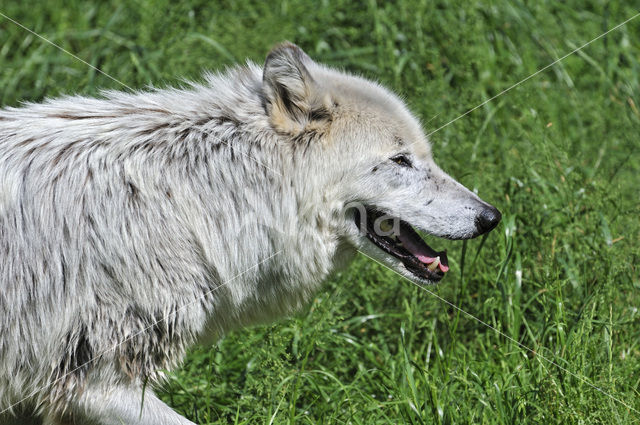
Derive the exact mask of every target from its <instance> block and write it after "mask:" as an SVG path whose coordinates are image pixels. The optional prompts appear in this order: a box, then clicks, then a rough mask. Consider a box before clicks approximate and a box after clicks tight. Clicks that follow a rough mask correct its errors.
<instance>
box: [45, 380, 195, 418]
mask: <svg viewBox="0 0 640 425" xmlns="http://www.w3.org/2000/svg"><path fill="white" fill-rule="evenodd" d="M71 410H72V412H73V413H72V414H73V416H74V417H73V421H72V422H71V423H73V424H85V423H86V424H91V425H94V424H96V425H98V424H99V425H196V424H194V423H193V422H191V421H189V420H187V419H186V418H184V417H182V416H181V415H179V414H178V413H176V412H175V411H174V410H173V409H171V408H170V407H169V406H167V405H166V404H164V403H163V402H162V401H161V400H160V399H158V397H156V395H155V394H154V393H153V392H152V391H151V390H146V391H144V399H143V390H142V388H141V387H125V386H122V387H110V388H101V387H95V386H94V387H91V386H88V387H86V388H85V389H84V390H83V392H82V395H80V397H79V399H78V400H76V401H75V402H74V403H73V406H72V409H71ZM49 421H50V422H47V420H45V423H51V424H56V425H58V424H60V425H63V424H64V425H66V424H67V422H66V421H65V420H64V419H62V420H61V419H57V420H52V418H49Z"/></svg>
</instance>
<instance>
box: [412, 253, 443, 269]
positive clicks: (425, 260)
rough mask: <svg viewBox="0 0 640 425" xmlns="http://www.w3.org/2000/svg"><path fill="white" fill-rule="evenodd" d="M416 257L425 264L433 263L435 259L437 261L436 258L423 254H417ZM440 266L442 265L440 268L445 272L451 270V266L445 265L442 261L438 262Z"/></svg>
mask: <svg viewBox="0 0 640 425" xmlns="http://www.w3.org/2000/svg"><path fill="white" fill-rule="evenodd" d="M416 258H417V259H418V260H420V261H422V262H423V263H425V264H431V263H433V262H434V261H436V259H435V258H433V257H427V256H426V255H421V254H418V255H416ZM438 267H440V270H442V272H443V273H446V272H448V271H449V266H445V265H444V264H442V263H440V264H438Z"/></svg>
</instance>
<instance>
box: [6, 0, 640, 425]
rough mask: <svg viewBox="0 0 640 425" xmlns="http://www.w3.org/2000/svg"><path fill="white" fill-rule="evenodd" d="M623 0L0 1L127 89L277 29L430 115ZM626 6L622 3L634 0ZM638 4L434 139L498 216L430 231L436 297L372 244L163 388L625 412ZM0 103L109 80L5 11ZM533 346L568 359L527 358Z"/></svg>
mask: <svg viewBox="0 0 640 425" xmlns="http://www.w3.org/2000/svg"><path fill="white" fill-rule="evenodd" d="M633 3H634V2H629V1H604V0H602V1H596V0H589V1H578V0H568V1H565V2H557V1H550V0H541V1H521V0H512V1H506V0H485V1H463V0H460V1H448V2H445V1H427V0H425V1H419V0H415V1H410V0H398V1H396V2H393V3H387V2H377V3H376V2H375V1H367V2H360V3H356V2H351V1H347V0H340V1H335V2H329V1H322V2H310V1H309V2H294V1H280V2H277V3H272V4H267V3H263V2H258V1H255V2H231V1H228V2H227V1H224V2H215V3H210V2H208V1H204V0H187V1H182V2H179V3H177V4H175V2H171V1H168V0H166V1H156V2H153V1H145V0H141V1H138V2H135V4H133V3H130V2H124V1H114V2H110V3H108V4H107V3H102V2H94V3H85V2H79V1H64V2H63V1H58V2H53V1H52V2H34V4H27V3H24V2H19V1H15V0H1V1H0V11H1V12H3V13H5V14H7V15H9V16H11V17H12V18H14V19H17V20H18V21H20V22H21V23H23V24H24V25H26V26H27V27H29V28H31V29H33V30H34V31H36V32H38V33H40V34H42V35H43V36H45V37H47V38H49V39H51V40H52V41H54V42H56V43H59V44H60V45H61V46H63V47H64V48H66V49H68V50H69V51H71V52H73V53H74V54H76V55H78V56H79V57H81V58H83V59H84V60H86V61H87V62H89V63H91V64H92V65H94V66H97V67H99V68H101V69H102V70H104V71H105V72H106V73H108V74H110V75H113V76H114V77H115V78H117V79H119V80H121V81H123V82H125V83H126V84H127V85H129V86H132V87H144V86H146V85H148V84H153V85H156V86H164V85H171V84H178V83H180V81H181V80H182V79H183V78H198V76H199V75H200V74H201V72H202V71H203V70H205V69H219V68H222V67H224V66H227V65H231V64H234V63H237V62H242V61H244V60H245V59H246V58H250V59H253V60H255V61H262V59H263V57H264V56H265V54H266V52H267V51H268V50H269V48H270V47H271V46H273V45H274V44H275V43H277V42H279V41H282V40H284V39H288V40H291V41H293V42H296V43H298V44H299V45H300V46H301V47H303V48H304V49H305V50H306V51H307V52H308V53H309V54H310V55H311V56H313V57H314V58H315V59H317V60H318V61H322V62H325V63H328V64H331V65H335V66H338V67H342V68H344V69H346V70H348V71H351V72H356V73H359V74H362V75H365V76H368V77H370V78H374V79H377V80H379V81H381V82H382V83H384V84H385V85H387V86H389V87H391V88H393V89H394V90H396V91H397V92H399V93H401V94H402V95H403V96H404V97H405V98H406V99H407V102H408V103H409V105H410V106H411V108H412V110H413V111H414V112H415V113H416V114H417V115H418V116H419V117H420V118H421V119H422V120H423V123H424V126H425V129H426V131H427V132H430V131H433V130H434V129H436V128H438V127H440V126H442V125H443V124H445V123H447V122H448V121H450V120H452V119H454V118H455V117H457V116H458V115H460V114H462V113H463V112H464V111H466V110H468V109H470V108H472V107H474V106H476V105H478V104H480V103H481V102H483V101H484V100H487V99H489V98H490V97H491V96H493V95H495V94H497V93H499V92H500V91H501V90H503V89H505V88H507V87H509V86H510V85H511V84H513V83H515V82H517V81H519V80H521V79H523V78H525V77H527V76H528V75H530V74H532V73H534V72H535V71H536V70H538V69H540V68H542V67H544V66H545V65H547V64H548V63H550V62H552V61H554V60H555V59H557V58H559V57H561V56H562V55H564V54H565V53H567V52H569V51H571V50H573V49H574V48H576V47H578V46H580V45H582V44H583V43H585V42H587V41H589V40H591V39H592V38H594V37H596V36H598V35H600V34H601V33H603V32H604V31H605V30H606V29H607V28H610V27H613V26H614V25H616V24H618V23H620V22H622V21H624V20H625V19H627V18H628V17H630V16H632V15H634V14H635V13H637V12H638V10H637V9H635V8H634V6H633ZM635 7H636V8H637V7H639V6H638V5H636V6H635ZM639 79H640V18H638V19H637V20H635V21H633V22H631V23H630V24H628V25H626V26H624V27H622V28H620V29H618V30H616V31H614V32H612V33H611V34H609V35H608V36H606V37H604V38H602V39H600V40H598V41H596V42H595V43H593V44H592V45H590V46H589V47H587V48H585V49H584V50H582V51H580V52H579V53H576V54H574V55H572V56H570V57H568V58H567V59H565V60H564V61H562V62H561V63H559V64H557V65H555V66H554V67H552V68H550V69H549V70H547V71H545V72H544V73H541V74H540V75H538V76H536V77H534V78H532V79H531V80H529V81H527V82H525V83H524V84H522V85H521V86H518V87H517V88H515V89H513V90H512V91H510V92H508V93H507V94H505V95H503V96H501V97H499V98H497V99H495V100H494V101H492V102H490V103H488V104H486V105H485V106H483V107H481V108H479V109H478V110H476V111H474V112H473V113H471V114H469V115H468V116H466V117H464V118H462V119H460V120H459V121H456V122H455V123H453V124H451V125H449V126H447V127H445V128H443V129H442V130H440V131H438V132H436V133H435V134H433V135H432V136H431V138H432V140H433V144H434V152H435V156H436V160H437V161H438V162H439V163H440V164H441V165H442V166H443V168H445V169H446V170H447V171H448V172H450V173H451V174H452V175H453V176H455V177H456V178H458V179H459V180H460V181H462V182H463V183H464V184H465V185H467V186H468V187H470V188H472V189H475V190H477V191H478V193H479V194H480V196H482V197H483V198H484V199H486V200H488V201H490V202H492V203H494V204H495V205H497V206H498V207H499V208H500V209H501V211H502V213H503V215H504V220H503V222H502V223H501V225H500V226H499V227H498V228H497V229H496V230H495V231H494V232H492V233H491V234H490V235H489V237H488V238H487V239H486V241H485V242H484V244H483V243H482V241H481V240H474V241H469V242H468V243H462V242H447V241H434V243H433V244H434V245H435V246H437V247H438V248H440V247H443V248H447V249H448V250H449V252H450V255H449V258H450V263H451V266H452V271H451V272H450V273H449V275H448V276H447V278H446V279H445V280H444V281H443V283H442V284H441V285H439V286H438V287H435V288H431V289H433V290H434V291H435V292H436V293H437V294H438V295H439V296H441V297H443V298H445V299H446V300H449V301H451V302H452V303H454V304H455V305H457V306H459V307H460V308H461V309H464V310H465V311H468V312H470V313H471V314H473V315H475V316H477V317H478V318H480V319H482V320H483V321H486V322H487V323H488V324H490V325H491V326H493V327H495V328H496V329H498V330H500V332H503V333H504V334H505V335H507V336H509V337H511V338H513V339H515V340H517V341H520V342H521V343H522V344H524V345H526V346H528V347H531V348H532V349H534V350H535V352H536V354H533V353H531V352H529V351H527V350H526V349H524V348H522V347H520V346H518V345H517V344H515V343H514V342H512V341H510V340H509V339H507V338H505V337H503V336H501V335H499V334H498V333H496V332H495V331H493V330H491V329H489V328H488V327H486V326H484V325H482V324H481V323H479V322H477V321H475V320H473V319H471V318H469V317H468V316H466V315H465V314H461V313H459V311H457V310H456V309H454V308H452V307H450V306H449V305H447V304H445V303H443V302H442V301H440V300H438V299H437V298H435V297H433V296H431V295H430V294H428V293H427V292H425V291H423V290H421V289H419V288H418V287H416V286H414V285H412V284H411V283H409V282H407V281H403V280H401V279H399V278H398V277H397V276H396V275H394V274H393V273H391V272H389V271H388V270H385V269H384V268H382V267H380V266H379V265H377V264H375V263H373V262H372V261H370V260H367V259H366V258H358V259H357V260H356V261H355V263H354V264H353V265H352V266H351V267H350V268H349V269H348V270H346V271H344V272H343V273H341V274H339V275H338V276H336V277H335V278H333V279H332V280H331V281H330V282H328V283H327V284H326V286H325V287H324V289H323V290H322V291H321V292H320V293H318V294H317V298H316V299H315V300H314V301H313V302H312V303H311V305H310V306H309V307H308V308H306V309H305V310H304V311H302V312H301V313H299V314H298V315H297V316H296V317H294V318H289V319H283V320H280V321H279V322H278V323H277V324H274V325H270V326H259V327H253V328H250V329H245V330H242V331H238V332H233V333H231V334H229V335H227V336H226V337H225V338H223V339H222V340H220V341H218V343H217V344H216V345H215V346H214V347H199V348H196V349H194V350H193V351H192V352H191V353H190V355H189V357H188V359H187V362H186V363H185V365H184V367H183V368H181V369H180V370H178V371H176V372H175V373H173V374H172V375H171V377H170V379H169V383H168V385H167V386H166V387H164V389H162V390H161V391H160V395H161V397H162V398H163V399H164V400H166V401H167V402H168V403H169V404H171V405H172V406H173V407H174V408H176V409H177V410H178V411H180V412H182V413H183V414H185V415H186V416H188V417H189V418H191V419H192V420H194V421H196V422H198V423H202V424H205V423H217V424H226V423H242V424H254V423H265V424H266V423H274V424H283V423H296V424H306V423H324V424H338V423H345V424H347V423H350V424H367V425H369V424H392V423H409V424H431V423H434V424H440V423H443V424H447V423H473V424H475V423H486V424H489V423H491V424H493V423H496V424H498V423H499V424H511V423H531V424H540V423H545V424H550V423H557V424H600V423H612V424H613V423H615V424H620V423H638V422H639V421H640V414H639V413H637V411H633V410H630V409H628V408H627V407H625V406H624V405H623V404H621V403H618V402H616V401H614V400H612V399H611V398H609V397H608V396H607V395H605V394H603V393H602V392H599V391H597V390H595V389H593V388H592V387H590V386H589V385H588V384H587V383H585V381H587V382H591V383H593V385H595V386H597V387H599V388H600V389H602V390H603V391H605V392H608V393H610V394H612V395H613V396H615V397H616V398H618V399H619V400H622V401H624V402H625V403H627V404H628V405H630V406H632V407H633V408H634V409H637V410H640V393H639V392H640V314H639V313H638V307H639V306H640V271H639V270H638V265H639V263H640V261H639V260H640V248H639V246H638V240H639V237H640V220H639V217H640V140H639V133H640V112H639V109H640V82H639ZM0 87H1V90H0V104H1V105H3V106H7V105H16V104H18V103H19V102H20V101H39V100H42V99H43V98H45V97H48V96H57V95H60V94H63V93H82V94H88V95H97V94H98V93H99V91H100V90H101V89H103V88H115V89H121V88H122V87H121V86H120V85H119V84H118V83H116V82H114V81H112V80H110V79H109V78H107V77H105V76H103V75H101V74H99V73H97V72H96V71H94V70H92V69H90V68H89V67H87V66H86V65H84V64H82V63H80V62H78V61H76V60H75V59H73V58H72V57H70V56H69V55H66V54H64V53H62V52H60V51H59V50H57V49H55V48H54V47H52V46H50V45H48V44H46V43H43V42H42V40H40V39H38V38H37V37H35V36H33V35H31V34H29V33H28V32H26V31H24V30H23V29H21V28H19V27H17V26H15V25H14V24H12V23H10V22H8V21H6V20H4V19H2V18H0ZM543 356H544V358H546V359H549V360H551V361H553V362H554V363H556V364H557V365H559V366H561V367H562V368H565V369H567V370H569V371H571V372H572V373H573V374H574V375H575V376H578V377H579V378H576V377H575V376H572V374H569V373H567V372H566V371H565V370H563V369H562V368H559V367H558V366H556V365H554V364H551V363H549V362H547V361H545V360H544V359H543Z"/></svg>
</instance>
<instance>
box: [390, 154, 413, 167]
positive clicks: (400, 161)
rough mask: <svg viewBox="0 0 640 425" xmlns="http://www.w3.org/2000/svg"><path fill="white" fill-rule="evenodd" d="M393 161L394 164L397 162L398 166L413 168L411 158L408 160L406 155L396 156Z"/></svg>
mask: <svg viewBox="0 0 640 425" xmlns="http://www.w3.org/2000/svg"><path fill="white" fill-rule="evenodd" d="M391 160H392V161H393V162H395V163H396V164H398V165H401V166H403V167H411V161H409V158H407V157H406V156H404V155H396V156H394V157H392V158H391Z"/></svg>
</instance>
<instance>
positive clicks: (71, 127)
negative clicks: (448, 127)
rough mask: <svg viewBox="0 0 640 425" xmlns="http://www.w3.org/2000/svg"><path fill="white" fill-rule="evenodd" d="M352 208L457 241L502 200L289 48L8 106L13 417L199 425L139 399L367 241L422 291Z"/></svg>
mask: <svg viewBox="0 0 640 425" xmlns="http://www.w3.org/2000/svg"><path fill="white" fill-rule="evenodd" d="M400 152H404V153H406V155H408V157H410V158H411V161H412V162H413V167H411V168H406V167H405V168H403V167H400V166H398V165H397V164H395V163H394V162H393V161H390V160H389V158H391V157H393V156H394V155H397V154H398V153H400ZM354 202H357V203H361V204H365V205H372V206H376V207H379V208H380V209H383V210H385V211H387V212H388V213H389V214H392V215H394V216H397V217H400V218H402V219H403V220H405V221H407V222H409V223H412V224H413V225H415V226H417V227H419V228H421V229H423V230H424V231H426V232H429V233H431V234H434V235H437V236H442V237H448V238H465V237H471V236H474V235H476V234H477V230H476V227H475V224H474V219H475V216H476V215H477V214H478V211H480V210H481V209H482V208H484V207H485V206H486V204H484V203H483V202H482V201H480V200H479V199H478V198H477V197H476V196H475V195H474V194H473V193H471V192H469V191H468V190H467V189H465V188H463V187H462V186H461V185H459V184H458V183H456V182H455V181H454V180H453V179H452V178H451V177H449V176H447V175H446V174H445V173H444V172H443V171H442V170H441V169H440V168H438V167H437V166H436V165H435V164H434V162H433V160H432V158H431V151H430V147H429V144H428V142H427V140H426V138H425V136H424V135H423V132H422V130H421V128H420V125H419V124H418V122H417V120H416V119H415V118H414V117H413V116H412V115H411V114H410V112H409V111H408V110H407V109H406V107H405V106H404V105H403V103H402V102H401V101H400V100H399V99H398V98H397V97H395V96H394V95H393V94H391V93H390V92H389V91H387V90H386V89H384V88H382V87H380V86H379V85H377V84H375V83H372V82H370V81H366V80H364V79H361V78H358V77H354V76H350V75H347V74H344V73H342V72H339V71H336V70H333V69H329V68H326V67H324V66H322V65H319V64H316V63H314V62H313V61H312V60H311V59H309V58H308V57H307V56H306V55H305V54H304V53H303V52H302V51H301V50H300V49H298V48H297V47H295V46H293V45H290V44H285V45H282V46H280V47H278V48H276V49H274V51H272V53H271V54H270V55H269V57H268V58H267V61H266V64H265V66H264V68H260V67H258V66H256V65H254V64H251V63H249V64H247V65H246V66H245V67H238V68H234V69H231V70H229V71H227V72H225V73H224V74H212V75H207V76H206V81H205V83H203V84H195V83H194V84H191V85H189V86H188V87H185V88H181V89H163V90H154V91H147V92H137V93H133V94H129V93H120V92H107V93H105V94H104V98H102V99H92V98H86V97H80V96H73V97H64V98H61V99H56V100H48V101H46V102H44V103H41V104H27V105H25V106H24V107H21V108H7V109H4V110H1V111H0V253H1V254H0V312H1V313H0V408H2V409H5V408H7V407H9V406H11V405H12V404H14V403H16V402H19V401H21V404H20V406H21V409H26V410H29V409H32V410H33V411H34V412H36V413H37V414H38V415H41V416H42V417H43V418H44V420H45V423H48V424H62V423H65V421H67V420H74V421H76V423H85V422H86V423H99V424H104V425H106V424H119V423H121V421H122V422H123V423H127V424H140V425H142V424H169V423H178V424H188V423H191V422H189V421H187V420H186V419H184V418H182V417H179V416H178V415H177V414H175V413H174V412H173V411H172V410H170V409H169V408H168V407H167V406H165V405H164V404H162V403H161V402H160V401H159V400H158V399H157V398H155V396H154V395H153V394H152V392H151V391H150V390H147V393H146V395H145V404H144V405H143V406H142V407H141V404H140V403H141V401H142V399H143V396H142V395H143V394H142V388H143V382H145V380H147V379H148V380H150V382H156V381H158V380H160V379H161V376H160V375H159V373H158V371H159V370H161V369H170V368H173V367H175V366H176V365H177V364H179V362H180V361H181V359H182V358H183V356H184V353H185V351H186V349H187V348H188V347H189V346H190V345H191V344H193V343H194V342H197V341H203V340H208V339H215V338H216V337H219V336H220V335H221V334H223V333H224V332H227V331H228V330H231V329H234V328H237V327H240V326H245V325H249V324H251V323H256V322H258V321H264V320H271V319H273V318H275V317H278V316H281V315H284V314H287V313H289V312H291V311H294V310H296V309H297V308H299V307H300V306H301V305H303V304H304V303H305V302H306V301H307V300H308V299H309V298H310V296H311V295H312V294H313V293H314V291H315V290H317V289H318V287H319V286H320V284H321V283H322V282H323V280H325V279H326V277H327V276H328V275H329V274H330V273H331V272H332V271H333V270H335V269H336V268H337V267H338V266H342V265H344V264H346V263H347V262H348V260H349V259H350V258H351V257H352V256H353V254H354V252H355V249H357V248H360V249H362V250H363V251H365V252H366V253H367V254H369V255H371V256H372V257H374V258H377V259H379V260H381V261H383V262H384V263H385V264H387V265H389V266H390V267H393V268H394V269H396V270H398V271H399V272H401V273H403V274H404V275H407V276H409V277H411V278H413V279H415V280H417V281H420V283H426V282H423V281H421V279H417V278H415V277H413V276H412V275H410V274H409V273H408V272H407V271H406V270H405V269H404V266H402V264H401V263H400V262H399V261H398V260H396V259H394V258H393V257H390V256H388V255H386V254H384V253H382V251H380V250H379V249H377V248H376V247H375V246H373V245H372V244H371V243H369V242H368V240H367V239H366V238H364V237H363V236H362V235H361V234H360V233H359V232H358V229H357V227H356V226H355V223H354V222H353V220H352V219H351V218H350V215H349V213H348V212H347V213H346V214H345V207H346V206H347V205H349V204H350V203H354ZM271 256H274V257H273V258H271V259H269V257H271ZM265 260H266V261H265ZM261 262H262V263H261ZM258 263H260V264H259V265H258V266H256V264H258ZM239 274H240V275H239ZM238 275H239V276H238ZM185 305H187V307H186V308H181V307H183V306H185ZM155 322H158V323H157V324H156V325H153V324H154V323H155ZM151 325H153V326H152V327H151V328H150V329H146V328H147V327H149V326H151ZM145 329H146V330H145ZM143 330H144V331H143ZM141 331H143V332H141ZM95 356H98V357H97V358H95V359H94V357H95ZM87 362H89V363H87ZM83 421H84V422H83Z"/></svg>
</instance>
